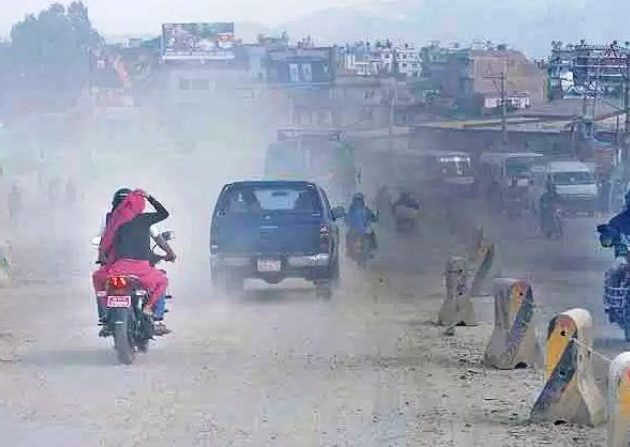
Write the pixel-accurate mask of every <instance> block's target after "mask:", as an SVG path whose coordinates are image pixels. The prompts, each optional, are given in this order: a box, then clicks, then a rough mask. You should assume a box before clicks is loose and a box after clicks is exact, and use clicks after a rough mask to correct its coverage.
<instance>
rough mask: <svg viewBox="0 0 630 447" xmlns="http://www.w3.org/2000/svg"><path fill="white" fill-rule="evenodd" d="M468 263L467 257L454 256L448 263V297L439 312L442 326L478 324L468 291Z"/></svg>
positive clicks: (439, 320)
mask: <svg viewBox="0 0 630 447" xmlns="http://www.w3.org/2000/svg"><path fill="white" fill-rule="evenodd" d="M467 281H468V263H467V262H466V259H465V258H461V257H455V256H454V257H452V258H450V259H449V260H448V262H447V263H446V273H445V282H446V299H445V300H444V302H443V303H442V307H441V308H440V312H439V313H438V324H439V325H440V326H451V325H455V326H472V325H475V324H477V319H476V318H475V311H474V309H473V305H472V301H471V300H470V294H469V293H468V285H467Z"/></svg>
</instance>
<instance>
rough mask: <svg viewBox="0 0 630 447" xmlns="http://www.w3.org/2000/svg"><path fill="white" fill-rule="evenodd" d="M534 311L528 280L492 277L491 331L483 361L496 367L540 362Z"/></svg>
mask: <svg viewBox="0 0 630 447" xmlns="http://www.w3.org/2000/svg"><path fill="white" fill-rule="evenodd" d="M533 315H534V293H533V291H532V288H531V286H530V284H529V283H528V282H527V281H522V280H516V279H508V278H498V279H495V280H494V331H493V332H492V336H491V337H490V341H489V342H488V346H487V347H486V353H485V356H484V362H485V363H486V365H488V366H492V367H494V368H498V369H516V368H523V367H525V368H526V367H535V366H540V365H542V363H543V361H542V353H541V350H540V346H539V345H538V341H537V340H536V334H535V333H534V325H533V323H532V317H533Z"/></svg>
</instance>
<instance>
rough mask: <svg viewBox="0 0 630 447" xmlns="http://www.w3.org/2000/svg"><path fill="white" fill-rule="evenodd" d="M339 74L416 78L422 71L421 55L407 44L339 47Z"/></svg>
mask: <svg viewBox="0 0 630 447" xmlns="http://www.w3.org/2000/svg"><path fill="white" fill-rule="evenodd" d="M339 61H340V67H339V68H340V71H341V72H342V73H344V74H348V75H358V76H392V75H398V76H400V77H402V78H417V77H419V76H420V72H421V70H422V67H421V60H420V52H419V51H418V50H417V48H415V47H414V46H413V45H411V44H408V43H399V44H392V43H391V42H390V41H385V42H380V41H377V42H375V43H373V44H372V43H370V42H357V43H354V44H352V45H346V46H344V47H341V48H340V57H339Z"/></svg>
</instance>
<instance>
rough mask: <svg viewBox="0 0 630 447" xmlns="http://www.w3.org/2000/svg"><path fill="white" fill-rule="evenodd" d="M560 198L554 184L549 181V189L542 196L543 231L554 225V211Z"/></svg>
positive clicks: (541, 219) (541, 215)
mask: <svg viewBox="0 0 630 447" xmlns="http://www.w3.org/2000/svg"><path fill="white" fill-rule="evenodd" d="M559 198H560V196H558V193H557V192H556V188H555V187H554V185H553V184H551V183H550V182H549V183H547V190H546V191H545V192H544V194H543V195H542V196H540V229H541V230H542V232H543V233H544V232H546V231H547V229H548V228H551V226H552V225H553V219H554V216H553V213H554V212H555V207H556V206H557V205H558V200H559Z"/></svg>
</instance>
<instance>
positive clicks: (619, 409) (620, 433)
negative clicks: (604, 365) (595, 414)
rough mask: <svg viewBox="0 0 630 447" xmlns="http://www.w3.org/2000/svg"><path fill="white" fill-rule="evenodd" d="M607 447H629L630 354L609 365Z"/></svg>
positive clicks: (623, 354) (622, 355)
mask: <svg viewBox="0 0 630 447" xmlns="http://www.w3.org/2000/svg"><path fill="white" fill-rule="evenodd" d="M607 445H608V447H628V446H629V445H630V352H622V353H621V354H619V355H618V356H617V357H615V359H614V360H613V361H612V363H611V364H610V372H609V375H608V444H607Z"/></svg>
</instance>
